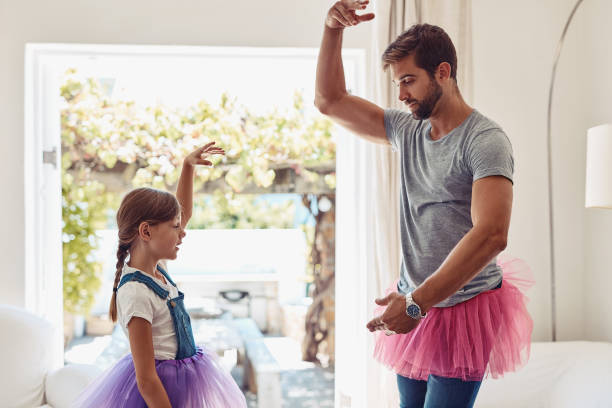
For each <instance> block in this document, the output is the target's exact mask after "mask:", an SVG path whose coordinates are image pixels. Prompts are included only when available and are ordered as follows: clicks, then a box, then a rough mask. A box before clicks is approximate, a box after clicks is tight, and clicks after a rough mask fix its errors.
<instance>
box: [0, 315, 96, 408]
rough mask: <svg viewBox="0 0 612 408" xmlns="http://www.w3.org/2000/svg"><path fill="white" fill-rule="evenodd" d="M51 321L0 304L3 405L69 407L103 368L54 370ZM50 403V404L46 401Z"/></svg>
mask: <svg viewBox="0 0 612 408" xmlns="http://www.w3.org/2000/svg"><path fill="white" fill-rule="evenodd" d="M55 330H59V329H57V328H54V327H53V326H52V325H51V324H50V323H49V322H47V321H45V320H44V319H41V318H40V317H38V316H35V315H33V314H31V313H29V312H27V311H25V310H23V309H20V308H17V307H13V306H8V305H0V333H1V334H0V361H1V362H2V370H0V395H2V407H6V408H22V407H23V408H26V407H27V408H32V407H39V406H44V407H53V408H68V407H69V406H70V403H71V402H72V401H73V400H74V398H76V396H77V395H78V394H79V393H80V392H81V390H82V389H83V388H84V387H85V386H86V385H87V384H88V383H89V382H90V381H92V380H93V379H94V378H95V377H96V376H98V375H99V374H100V372H101V370H100V369H99V368H97V367H95V366H91V365H69V366H64V367H61V368H59V369H56V370H53V366H52V365H53V363H52V360H51V353H50V350H49V349H50V347H49V346H50V339H52V338H53V333H54V331H55ZM45 404H46V405H45Z"/></svg>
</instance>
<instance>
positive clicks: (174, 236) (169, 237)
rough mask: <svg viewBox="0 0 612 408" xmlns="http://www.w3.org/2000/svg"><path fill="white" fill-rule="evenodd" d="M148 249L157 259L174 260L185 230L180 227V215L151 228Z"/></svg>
mask: <svg viewBox="0 0 612 408" xmlns="http://www.w3.org/2000/svg"><path fill="white" fill-rule="evenodd" d="M151 231H152V234H151V240H150V242H149V245H150V248H151V250H152V252H153V253H154V254H155V256H156V257H157V258H159V259H176V255H177V253H178V250H179V245H180V244H181V242H182V240H183V237H184V236H185V230H184V229H183V228H182V227H181V217H180V215H179V216H177V217H175V218H174V219H172V220H170V221H166V222H162V223H160V224H157V225H154V226H152V227H151Z"/></svg>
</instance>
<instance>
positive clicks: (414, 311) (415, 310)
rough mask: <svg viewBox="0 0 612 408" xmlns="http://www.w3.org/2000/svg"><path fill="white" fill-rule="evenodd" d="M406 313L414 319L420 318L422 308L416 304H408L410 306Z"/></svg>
mask: <svg viewBox="0 0 612 408" xmlns="http://www.w3.org/2000/svg"><path fill="white" fill-rule="evenodd" d="M406 313H407V314H408V316H410V317H412V318H413V319H419V318H420V317H421V309H420V308H419V307H418V306H417V305H414V304H412V305H408V307H407V308H406Z"/></svg>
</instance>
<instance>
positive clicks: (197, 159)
mask: <svg viewBox="0 0 612 408" xmlns="http://www.w3.org/2000/svg"><path fill="white" fill-rule="evenodd" d="M214 144H215V142H210V143H207V144H205V145H204V146H202V147H198V148H197V149H196V150H194V151H193V152H191V153H189V156H187V157H185V164H188V165H191V166H195V165H196V164H201V165H203V166H212V162H211V161H210V160H206V158H207V157H208V156H211V155H213V154H223V155H224V154H225V150H223V149H222V148H220V147H216V146H214Z"/></svg>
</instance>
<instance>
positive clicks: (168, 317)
mask: <svg viewBox="0 0 612 408" xmlns="http://www.w3.org/2000/svg"><path fill="white" fill-rule="evenodd" d="M214 143H215V142H211V143H208V144H207V145H205V146H203V147H200V148H199V149H197V150H195V151H194V152H192V153H191V154H189V156H187V157H186V158H185V160H184V163H183V169H182V172H181V176H180V178H179V183H178V188H177V191H176V197H175V196H174V195H172V194H170V193H167V192H164V191H159V190H155V189H152V188H137V189H135V190H133V191H131V192H130V193H129V194H127V195H126V196H125V197H124V198H123V201H122V202H121V206H120V207H119V211H118V212H117V226H118V229H119V248H118V250H117V273H116V275H115V283H114V285H113V296H112V299H111V304H110V312H109V314H110V317H111V319H112V320H113V321H117V319H118V320H119V324H120V325H121V327H122V328H123V330H124V332H125V333H126V335H127V336H128V337H129V340H130V349H131V354H128V355H127V356H125V357H123V358H122V359H121V360H120V361H119V362H118V363H117V364H116V365H115V366H113V367H112V368H111V369H109V371H107V372H106V373H105V374H103V375H102V376H101V377H100V378H99V379H97V380H95V381H94V382H93V383H92V384H91V385H89V386H88V387H87V389H86V390H85V391H83V393H81V395H80V396H79V397H78V399H77V401H76V402H75V406H77V407H92V408H93V407H95V408H103V407H109V408H120V407H127V408H133V407H143V408H144V407H149V408H157V407H160V408H170V407H175V408H187V407H189V408H243V407H246V401H245V398H244V396H243V394H242V392H241V391H240V389H239V388H238V386H237V385H236V383H235V382H234V380H233V379H232V377H231V376H230V375H229V374H228V373H227V372H226V371H224V370H223V368H222V367H221V366H220V365H219V363H218V360H217V359H216V357H215V356H214V355H213V354H211V352H209V351H207V350H205V349H203V348H200V347H196V345H195V343H194V339H193V333H192V330H191V322H190V319H189V315H188V314H187V312H186V311H185V307H184V305H183V293H182V292H180V291H179V290H178V289H177V287H176V285H175V284H174V282H173V281H172V279H171V278H170V276H169V275H168V273H167V272H166V264H165V261H164V260H166V259H176V256H177V253H178V251H179V245H180V244H181V241H182V239H183V237H184V236H185V225H187V221H189V218H190V217H191V209H192V195H193V176H194V167H195V166H196V165H211V164H212V163H211V162H210V161H208V160H206V159H205V157H206V156H208V155H212V154H225V152H224V151H223V149H221V148H218V147H215V146H214ZM126 259H127V262H126Z"/></svg>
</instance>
